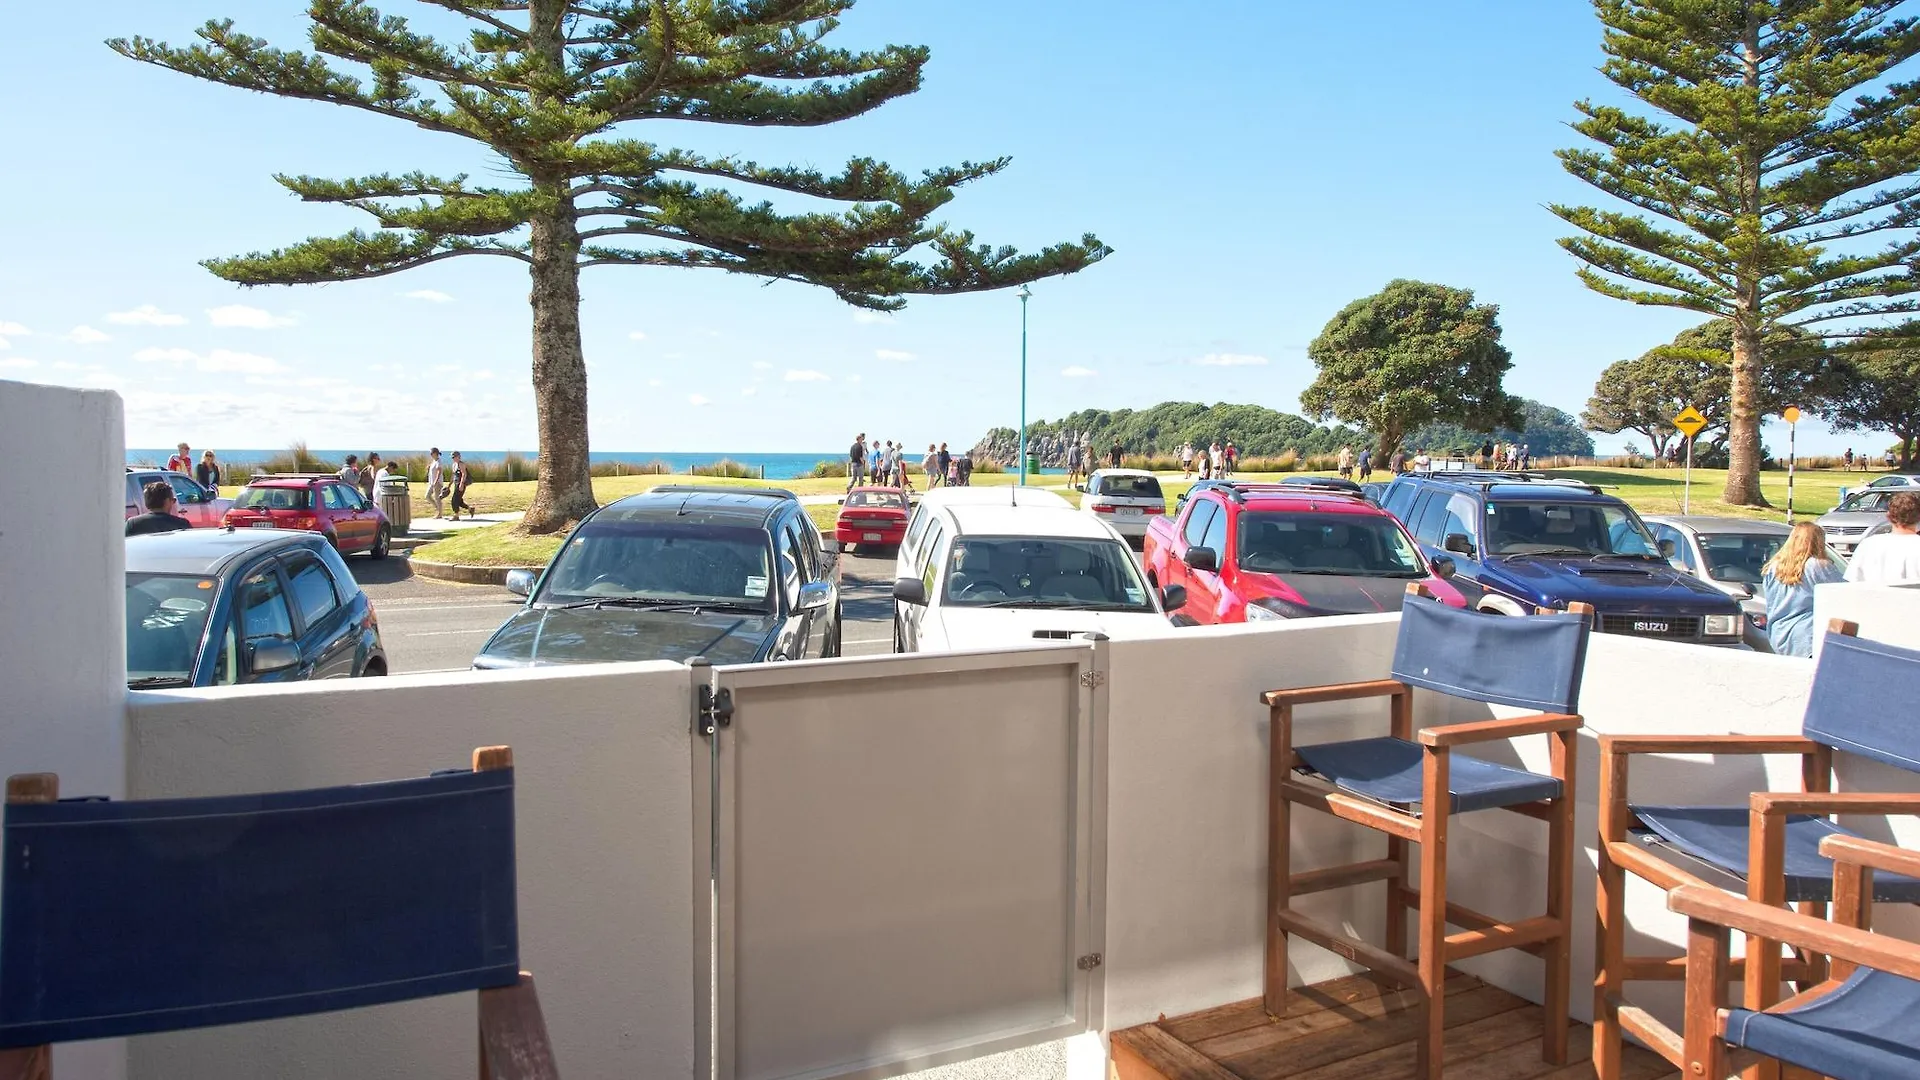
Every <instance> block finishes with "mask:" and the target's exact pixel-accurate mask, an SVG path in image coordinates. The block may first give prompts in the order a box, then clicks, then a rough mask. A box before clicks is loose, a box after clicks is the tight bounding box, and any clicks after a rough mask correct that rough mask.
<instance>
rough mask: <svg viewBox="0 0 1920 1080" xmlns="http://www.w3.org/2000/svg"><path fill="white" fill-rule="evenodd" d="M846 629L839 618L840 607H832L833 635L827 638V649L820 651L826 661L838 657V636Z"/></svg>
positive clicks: (837, 605) (845, 625)
mask: <svg viewBox="0 0 1920 1080" xmlns="http://www.w3.org/2000/svg"><path fill="white" fill-rule="evenodd" d="M846 627H847V624H846V623H845V622H844V621H843V620H842V619H841V618H840V605H839V604H835V605H833V633H832V635H830V636H829V637H828V638H827V647H826V648H825V649H823V650H821V651H822V654H823V655H824V656H825V657H826V658H827V659H829V660H833V659H837V658H838V657H839V656H840V635H841V634H842V633H843V632H844V631H845V630H846Z"/></svg>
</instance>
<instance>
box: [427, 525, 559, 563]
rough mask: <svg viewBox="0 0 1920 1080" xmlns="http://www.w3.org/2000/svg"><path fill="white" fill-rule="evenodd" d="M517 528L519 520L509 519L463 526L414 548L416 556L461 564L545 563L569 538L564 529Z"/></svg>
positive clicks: (428, 560)
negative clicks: (540, 532) (538, 532)
mask: <svg viewBox="0 0 1920 1080" xmlns="http://www.w3.org/2000/svg"><path fill="white" fill-rule="evenodd" d="M517 528H518V525H517V524H516V523H514V522H507V523H505V524H502V525H489V526H487V527H486V528H484V529H464V530H462V531H460V532H457V533H454V534H453V535H451V536H449V537H447V538H446V539H445V540H437V541H435V542H433V543H431V544H423V545H421V546H420V547H417V548H415V549H413V557H414V558H417V559H422V560H425V561H427V562H437V563H455V564H458V565H462V566H545V565H546V564H547V562H548V561H549V560H551V559H552V558H553V556H554V553H555V552H557V551H559V550H560V543H561V541H563V540H565V539H566V534H564V533H554V534H553V535H551V536H524V535H521V534H520V533H518V532H516V531H515V529H517Z"/></svg>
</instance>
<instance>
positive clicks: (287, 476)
mask: <svg viewBox="0 0 1920 1080" xmlns="http://www.w3.org/2000/svg"><path fill="white" fill-rule="evenodd" d="M252 479H254V480H338V479H340V474H339V473H337V472H257V473H254V474H253V476H252Z"/></svg>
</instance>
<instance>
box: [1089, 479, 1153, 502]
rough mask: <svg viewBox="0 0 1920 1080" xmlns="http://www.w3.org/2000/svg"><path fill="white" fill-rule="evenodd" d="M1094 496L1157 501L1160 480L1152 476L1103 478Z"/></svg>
mask: <svg viewBox="0 0 1920 1080" xmlns="http://www.w3.org/2000/svg"><path fill="white" fill-rule="evenodd" d="M1094 494H1096V495H1118V496H1122V497H1125V498H1132V499H1159V498H1163V497H1164V496H1162V495H1161V494H1160V480H1159V478H1158V477H1153V476H1103V477H1101V478H1100V490H1099V491H1096V492H1094Z"/></svg>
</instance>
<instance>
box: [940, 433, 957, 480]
mask: <svg viewBox="0 0 1920 1080" xmlns="http://www.w3.org/2000/svg"><path fill="white" fill-rule="evenodd" d="M939 465H940V475H941V476H942V477H944V478H946V482H947V483H949V484H951V483H953V481H954V475H953V454H951V453H950V452H948V450H947V444H946V443H941V444H940V457H939Z"/></svg>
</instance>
